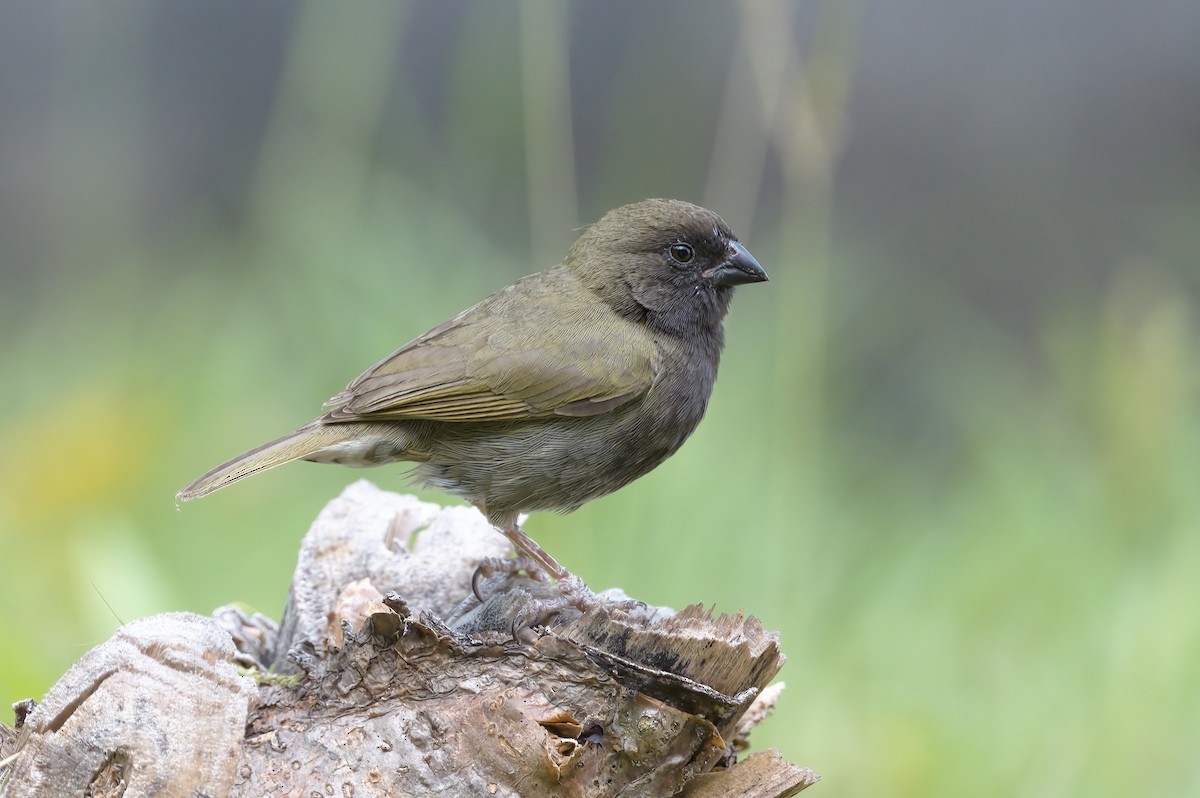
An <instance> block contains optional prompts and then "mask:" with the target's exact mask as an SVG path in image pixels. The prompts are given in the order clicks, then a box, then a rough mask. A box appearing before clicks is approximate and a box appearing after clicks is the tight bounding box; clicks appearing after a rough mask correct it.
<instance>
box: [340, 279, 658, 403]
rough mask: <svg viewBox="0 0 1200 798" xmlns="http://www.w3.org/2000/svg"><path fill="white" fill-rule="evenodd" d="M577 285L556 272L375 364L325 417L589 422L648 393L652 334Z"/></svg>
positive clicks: (653, 366)
mask: <svg viewBox="0 0 1200 798" xmlns="http://www.w3.org/2000/svg"><path fill="white" fill-rule="evenodd" d="M575 280H576V278H575V277H574V276H572V275H570V273H569V272H567V271H566V270H565V269H561V268H559V269H553V270H551V271H549V272H543V273H541V274H537V275H533V276H531V277H527V278H525V279H524V280H521V281H519V282H517V283H516V284H514V285H512V286H510V287H508V288H506V289H504V290H503V291H500V292H499V293H496V294H493V295H492V296H490V297H488V298H487V299H485V300H483V301H482V302H480V303H479V304H478V305H476V306H475V307H473V308H470V309H469V310H466V311H464V312H463V313H460V314H459V315H458V316H456V317H455V318H453V319H451V320H449V321H447V322H445V323H443V324H441V325H439V326H438V327H435V328H434V329H433V330H430V331H429V332H428V333H426V334H425V335H422V336H421V337H420V338H417V339H415V340H413V341H411V342H410V343H408V344H405V345H404V346H403V347H401V348H400V349H398V350H396V351H395V352H393V353H392V354H391V355H389V356H388V357H386V358H384V359H383V360H381V361H379V362H378V363H376V364H375V365H374V366H372V367H371V368H370V369H368V370H367V371H366V372H364V373H363V374H362V375H361V376H359V377H358V378H357V379H355V380H354V381H353V382H351V383H350V385H348V386H347V387H346V389H345V390H344V391H342V392H341V393H339V394H338V395H337V396H334V397H333V398H332V399H330V400H329V402H327V403H326V404H327V406H329V407H330V408H331V409H330V410H329V412H328V413H327V414H326V416H325V419H326V420H327V421H375V420H400V419H430V420H434V421H448V422H469V421H517V420H521V419H530V418H547V417H551V416H554V415H565V416H584V415H595V414H598V413H605V412H608V411H610V410H612V409H614V408H616V407H619V406H620V405H622V404H624V403H626V402H629V401H632V400H634V399H636V398H638V397H640V396H642V395H644V394H645V393H646V391H648V390H649V389H650V386H651V385H652V384H653V382H654V377H655V374H656V373H657V370H658V369H657V365H658V351H657V348H656V347H655V346H654V344H653V342H652V340H651V338H650V336H649V335H648V333H647V331H646V330H645V328H644V327H642V326H641V325H639V324H637V323H636V322H633V321H631V320H628V319H625V318H623V317H621V316H619V315H617V314H616V313H615V312H613V311H612V309H611V308H609V307H608V306H607V305H605V304H604V303H603V302H602V301H600V299H599V298H597V297H596V296H595V295H594V294H592V293H591V292H590V291H588V290H587V289H585V288H583V286H582V285H579V284H578V283H577V282H575V283H574V284H571V283H572V281H575ZM531 308H532V310H531Z"/></svg>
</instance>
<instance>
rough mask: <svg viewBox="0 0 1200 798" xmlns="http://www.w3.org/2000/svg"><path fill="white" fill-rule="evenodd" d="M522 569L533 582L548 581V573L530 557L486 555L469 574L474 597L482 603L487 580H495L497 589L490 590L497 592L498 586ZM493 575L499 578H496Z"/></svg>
mask: <svg viewBox="0 0 1200 798" xmlns="http://www.w3.org/2000/svg"><path fill="white" fill-rule="evenodd" d="M522 571H524V572H525V577H526V578H527V579H531V580H533V581H535V582H549V581H550V575H549V574H548V573H546V571H545V570H544V569H543V568H542V567H541V566H540V565H538V563H537V561H536V560H534V559H533V558H532V557H523V556H516V557H488V558H487V559H486V560H484V561H483V562H481V563H479V567H478V568H476V569H475V573H474V574H472V575H471V592H472V593H474V594H475V598H477V599H479V603H480V604H483V603H484V602H486V601H487V596H485V595H484V585H486V584H487V583H488V582H493V581H494V582H497V584H498V589H497V590H496V591H492V592H493V593H495V592H499V588H502V587H503V585H504V584H505V583H507V582H508V581H509V580H510V579H512V578H514V577H520V574H521V572H522ZM495 577H500V578H499V579H496V578H495Z"/></svg>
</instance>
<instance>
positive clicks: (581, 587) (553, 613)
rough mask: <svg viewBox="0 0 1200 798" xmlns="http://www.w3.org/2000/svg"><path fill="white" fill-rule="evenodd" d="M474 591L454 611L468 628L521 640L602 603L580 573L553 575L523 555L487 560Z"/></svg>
mask: <svg viewBox="0 0 1200 798" xmlns="http://www.w3.org/2000/svg"><path fill="white" fill-rule="evenodd" d="M551 580H553V581H551ZM471 590H472V593H473V594H474V596H473V597H471V598H473V601H472V600H471V599H468V600H466V601H464V603H463V604H462V605H460V608H459V611H458V612H457V613H455V615H457V616H458V618H459V619H460V620H461V621H462V622H463V623H464V624H465V625H466V627H470V628H472V629H474V630H482V629H485V628H490V629H493V630H495V631H504V632H507V633H509V634H511V635H512V637H513V639H517V640H520V639H524V638H526V637H528V636H529V635H530V634H531V633H532V632H533V631H534V630H536V628H537V627H550V626H554V625H558V624H563V623H569V622H570V621H572V620H574V619H576V618H578V617H579V616H580V615H582V614H583V613H584V612H587V611H588V610H589V609H591V608H592V607H594V606H595V605H596V603H597V601H598V599H597V598H596V595H595V594H594V593H593V592H592V591H591V590H590V589H589V588H588V586H587V585H586V584H585V583H584V581H583V580H582V579H580V578H579V577H578V576H575V575H574V574H571V573H565V574H564V575H563V576H560V577H558V578H553V577H551V576H549V575H548V574H547V573H546V572H545V571H544V570H543V569H541V568H540V567H538V565H537V564H536V563H535V562H534V561H533V560H531V559H529V558H524V557H515V558H507V559H490V560H485V561H484V562H483V563H481V564H480V565H479V567H478V568H476V569H475V573H474V575H473V576H472V578H471Z"/></svg>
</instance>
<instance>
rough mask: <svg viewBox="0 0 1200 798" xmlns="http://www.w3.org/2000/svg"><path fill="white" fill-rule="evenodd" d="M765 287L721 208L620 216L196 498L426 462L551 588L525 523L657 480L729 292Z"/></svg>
mask: <svg viewBox="0 0 1200 798" xmlns="http://www.w3.org/2000/svg"><path fill="white" fill-rule="evenodd" d="M766 279H767V274H766V272H764V271H763V269H762V267H761V266H759V265H758V262H757V261H756V260H755V259H754V258H753V256H751V255H750V253H749V252H747V251H746V249H745V247H743V246H742V245H741V244H740V243H739V242H738V240H737V238H736V237H735V236H734V235H733V233H732V232H731V231H730V229H729V227H728V226H727V225H726V224H725V222H724V221H722V220H721V218H720V217H719V216H717V215H716V214H715V213H713V212H712V211H709V210H706V209H704V208H701V207H698V206H696V205H692V204H690V203H687V202H680V201H678V200H664V199H651V200H645V201H642V202H636V203H633V204H631V205H625V206H622V207H620V208H617V209H616V210H613V211H610V212H609V213H608V214H606V215H605V216H604V218H602V219H601V220H600V221H599V222H597V223H596V224H594V225H592V226H591V227H589V228H587V230H586V231H585V232H584V233H583V234H582V235H581V236H580V237H579V239H578V240H577V241H576V242H575V243H574V244H573V245H572V246H571V248H570V250H569V251H568V252H567V256H566V258H565V259H564V260H563V262H562V263H561V264H560V265H558V266H555V267H554V268H552V269H549V270H547V271H544V272H540V273H538V274H532V275H530V276H528V277H525V278H523V279H521V280H518V281H517V282H516V283H514V284H513V285H510V286H508V287H507V288H504V289H501V290H500V291H497V292H496V293H494V294H492V295H491V296H489V297H487V298H486V299H484V300H483V301H482V302H480V303H479V304H477V305H475V306H473V307H471V308H468V309H467V310H464V311H463V312H462V313H459V314H458V315H457V316H455V317H454V318H452V319H450V320H449V321H447V322H444V323H443V324H440V325H438V326H437V327H434V328H433V329H432V330H430V331H429V332H427V333H425V334H424V335H422V336H420V337H419V338H416V339H414V340H413V341H410V342H409V343H407V344H405V345H404V346H402V347H400V348H399V349H397V350H396V351H395V352H393V353H392V354H390V355H388V356H387V357H386V358H384V359H383V360H381V361H379V362H378V363H376V364H375V365H374V366H372V367H371V368H369V369H367V371H366V372H365V373H363V374H362V375H361V376H359V377H358V378H357V379H355V380H354V381H353V382H351V383H350V384H349V385H348V386H347V387H346V389H345V390H344V391H342V392H341V393H339V394H337V395H336V396H334V397H333V398H332V399H330V400H329V401H328V402H326V407H327V408H329V409H328V411H327V412H326V413H325V414H324V415H322V416H321V417H320V418H318V419H316V420H315V421H313V422H311V423H309V424H306V425H305V426H303V427H301V428H300V429H298V430H296V431H295V432H293V433H291V434H289V435H285V436H284V437H282V438H279V439H278V440H274V441H271V442H270V443H266V444H263V445H262V446H259V447H258V448H256V449H252V450H250V451H248V452H246V453H245V454H242V455H239V456H237V457H235V458H234V459H232V460H230V461H229V462H227V463H225V464H223V465H220V466H217V467H216V468H214V469H213V470H211V471H209V472H208V473H207V474H205V475H204V476H202V477H200V478H199V479H197V480H196V481H195V482H193V483H192V484H190V485H188V486H187V487H186V488H184V489H183V490H181V491H180V492H179V494H178V498H179V499H180V500H181V501H187V500H189V499H194V498H197V497H200V496H204V495H207V494H209V493H212V492H213V491H214V490H217V489H219V488H223V487H225V486H226V485H228V484H230V483H231V482H235V481H237V480H239V479H241V478H242V477H246V476H249V475H250V474H254V473H256V472H258V471H262V470H264V469H267V468H272V467H274V466H277V465H280V464H282V463H286V462H289V461H291V460H310V461H313V462H317V463H340V464H342V465H347V466H377V465H383V464H385V463H394V462H397V461H410V462H412V463H415V464H416V467H415V476H416V478H417V480H418V481H419V482H421V483H423V484H425V485H429V486H432V487H435V488H438V489H439V490H443V491H445V492H447V493H451V494H454V495H456V496H461V497H463V498H464V499H467V500H468V501H470V502H471V503H473V504H474V505H475V506H477V507H478V508H479V509H480V510H481V511H483V513H484V514H485V515H486V516H487V519H488V521H489V522H491V523H492V524H493V525H495V526H496V527H497V528H498V529H500V530H501V531H502V532H503V533H504V534H505V535H507V536H508V537H509V539H510V540H511V541H512V543H513V544H514V545H515V546H516V548H517V552H518V554H523V555H526V556H528V557H531V558H533V559H534V560H535V561H536V562H537V563H538V564H539V565H540V566H541V567H542V568H543V569H545V570H546V571H547V572H548V573H549V574H550V575H552V576H554V577H555V578H558V579H562V578H564V577H565V576H566V575H567V572H566V571H565V570H564V569H563V568H562V567H561V566H559V565H558V563H557V562H555V560H554V559H553V558H552V557H550V556H549V555H547V554H546V553H545V552H543V551H542V550H541V548H540V547H539V546H538V545H537V544H536V543H534V541H533V540H531V539H530V538H529V537H527V536H526V535H525V533H524V532H522V531H521V529H520V527H519V526H518V524H517V516H518V515H519V514H520V513H523V512H527V511H531V510H561V511H569V510H574V509H575V508H577V507H579V506H580V505H582V504H583V503H585V502H587V501H589V500H591V499H594V498H596V497H598V496H603V495H605V494H606V493H611V492H612V491H614V490H616V489H618V488H620V487H622V486H623V485H626V484H628V483H629V482H632V481H633V480H635V479H637V478H638V477H640V476H642V475H643V474H645V473H647V472H648V471H650V470H651V469H653V468H654V467H655V466H657V465H658V464H659V463H661V462H662V461H663V460H665V459H666V458H667V457H669V456H670V455H671V454H673V453H674V452H675V450H676V449H678V448H679V447H680V445H681V444H682V443H683V442H684V441H685V440H686V439H687V437H688V435H690V434H691V433H692V430H694V429H695V428H696V425H697V424H698V423H700V419H701V417H702V416H703V415H704V410H705V408H706V407H707V405H708V398H709V395H710V394H711V393H712V388H713V382H714V380H715V379H716V377H717V363H718V361H719V360H720V356H721V348H722V346H723V345H724V334H723V330H722V327H721V321H722V319H724V317H725V313H726V311H727V310H728V308H729V301H730V299H731V298H732V296H733V289H734V286H737V285H739V284H741V283H755V282H761V281H763V280H766Z"/></svg>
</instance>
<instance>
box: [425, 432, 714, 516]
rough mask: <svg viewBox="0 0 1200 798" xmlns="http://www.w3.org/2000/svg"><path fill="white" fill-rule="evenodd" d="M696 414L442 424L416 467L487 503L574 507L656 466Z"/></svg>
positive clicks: (433, 481) (430, 479)
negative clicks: (686, 415) (510, 422)
mask: <svg viewBox="0 0 1200 798" xmlns="http://www.w3.org/2000/svg"><path fill="white" fill-rule="evenodd" d="M630 410H631V411H633V410H635V408H630ZM702 412H703V409H702V408H701V413H702ZM698 422H699V415H697V416H696V417H695V419H694V420H693V419H691V418H679V417H677V416H675V417H671V418H652V417H649V416H647V415H646V414H645V413H638V412H627V413H624V414H622V413H621V412H620V411H617V412H616V413H609V414H604V415H600V416H593V417H589V418H554V419H546V420H542V421H522V422H519V423H515V424H480V425H469V424H462V425H453V426H452V427H446V426H443V428H442V429H441V430H440V432H439V434H438V435H437V436H436V443H435V444H434V445H433V446H432V447H431V452H430V455H429V457H428V458H427V459H425V460H424V461H423V462H421V463H420V464H419V465H418V466H417V469H416V475H417V477H418V478H419V479H421V480H422V481H423V482H425V483H426V484H428V485H430V486H432V487H435V488H437V489H439V490H443V491H446V492H447V493H451V494H455V495H458V496H462V497H464V498H466V499H469V500H471V501H476V502H482V503H483V504H484V505H486V506H487V507H488V508H489V510H493V509H495V510H514V511H529V510H574V509H575V508H577V507H579V506H580V505H582V504H584V503H585V502H587V501H590V500H591V499H595V498H597V497H599V496H603V495H605V494H607V493H611V492H612V491H614V490H617V489H618V488H620V487H623V486H624V485H627V484H629V483H630V482H632V481H633V480H635V479H637V478H638V477H640V476H642V475H644V474H646V473H647V472H649V471H651V470H652V469H653V468H654V467H655V466H657V465H658V464H659V463H661V462H662V461H663V460H665V459H666V458H667V457H669V456H670V455H671V454H673V453H674V452H675V450H676V449H678V448H679V447H680V446H681V445H682V444H683V442H684V440H686V439H687V437H688V435H689V434H691V432H692V430H693V429H695V426H696V423H698Z"/></svg>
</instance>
